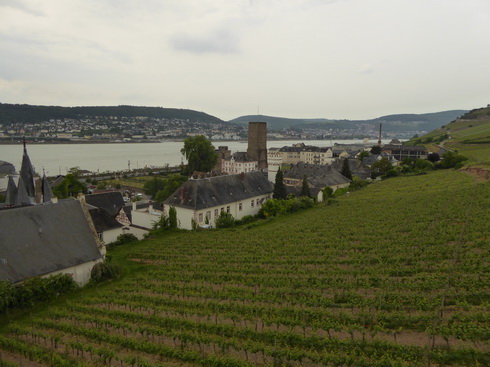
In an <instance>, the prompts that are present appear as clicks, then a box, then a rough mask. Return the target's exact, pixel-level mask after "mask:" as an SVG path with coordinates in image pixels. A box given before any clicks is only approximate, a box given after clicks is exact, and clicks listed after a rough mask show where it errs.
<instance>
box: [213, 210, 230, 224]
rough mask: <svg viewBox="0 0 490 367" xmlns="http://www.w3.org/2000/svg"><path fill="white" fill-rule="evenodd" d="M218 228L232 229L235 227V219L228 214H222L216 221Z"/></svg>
mask: <svg viewBox="0 0 490 367" xmlns="http://www.w3.org/2000/svg"><path fill="white" fill-rule="evenodd" d="M214 224H215V226H216V228H231V227H234V226H235V218H233V215H231V214H230V213H226V212H221V213H220V214H219V216H218V218H216V221H215V223H214Z"/></svg>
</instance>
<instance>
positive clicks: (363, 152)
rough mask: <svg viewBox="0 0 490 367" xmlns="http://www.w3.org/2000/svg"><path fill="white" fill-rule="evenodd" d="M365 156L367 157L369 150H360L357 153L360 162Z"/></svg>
mask: <svg viewBox="0 0 490 367" xmlns="http://www.w3.org/2000/svg"><path fill="white" fill-rule="evenodd" d="M366 157H369V152H366V151H362V152H361V153H359V157H358V159H359V160H360V161H361V162H362V160H363V159H364V158H366Z"/></svg>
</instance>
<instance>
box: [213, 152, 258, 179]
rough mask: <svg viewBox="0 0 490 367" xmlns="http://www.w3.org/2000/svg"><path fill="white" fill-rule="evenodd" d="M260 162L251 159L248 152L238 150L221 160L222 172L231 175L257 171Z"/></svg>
mask: <svg viewBox="0 0 490 367" xmlns="http://www.w3.org/2000/svg"><path fill="white" fill-rule="evenodd" d="M258 169H259V162H257V161H256V160H252V159H249V158H248V156H247V153H245V152H236V153H233V154H232V155H231V156H229V157H226V158H224V159H222V160H221V172H222V173H228V174H230V175H233V174H237V173H242V172H243V173H248V172H253V171H257V170H258Z"/></svg>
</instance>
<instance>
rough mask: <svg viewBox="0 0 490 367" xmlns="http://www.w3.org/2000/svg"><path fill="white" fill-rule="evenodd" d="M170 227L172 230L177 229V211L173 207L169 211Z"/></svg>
mask: <svg viewBox="0 0 490 367" xmlns="http://www.w3.org/2000/svg"><path fill="white" fill-rule="evenodd" d="M206 218H207V217H206ZM168 226H169V227H170V228H171V229H172V228H177V209H175V207H173V206H171V207H170V209H169V210H168Z"/></svg>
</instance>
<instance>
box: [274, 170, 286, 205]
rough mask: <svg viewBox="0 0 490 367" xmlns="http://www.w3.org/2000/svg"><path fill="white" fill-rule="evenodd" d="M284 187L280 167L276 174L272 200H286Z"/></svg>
mask: <svg viewBox="0 0 490 367" xmlns="http://www.w3.org/2000/svg"><path fill="white" fill-rule="evenodd" d="M287 196H288V195H287V193H286V187H285V186H284V176H283V174H282V171H281V167H279V170H278V171H277V173H276V182H275V183H274V193H273V195H272V197H273V198H274V199H286V197H287Z"/></svg>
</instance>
